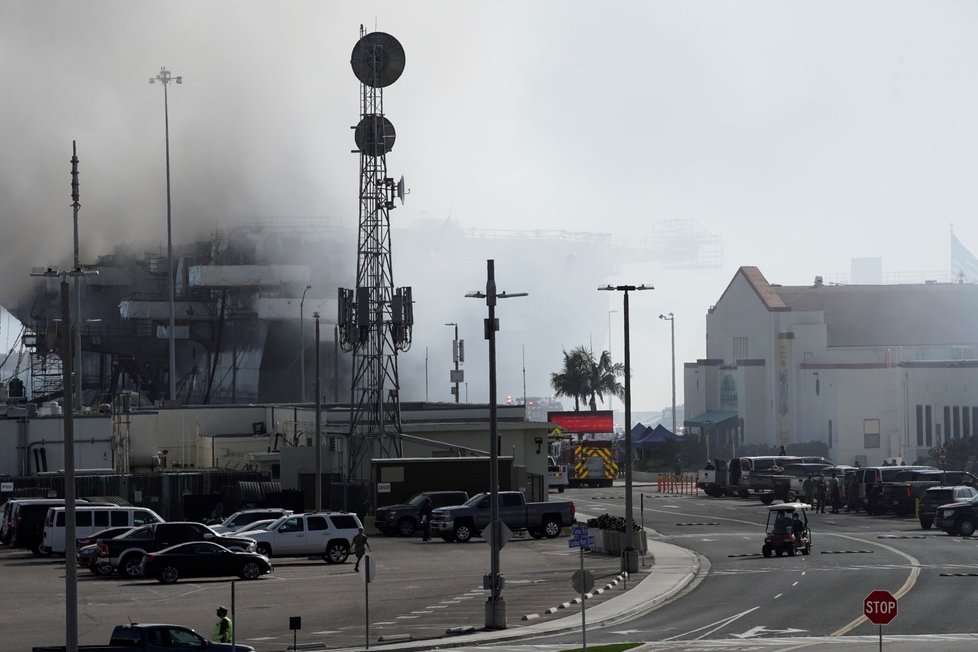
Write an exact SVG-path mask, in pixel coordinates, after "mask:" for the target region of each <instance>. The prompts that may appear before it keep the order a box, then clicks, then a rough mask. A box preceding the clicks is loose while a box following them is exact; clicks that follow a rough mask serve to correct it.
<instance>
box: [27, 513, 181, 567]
mask: <svg viewBox="0 0 978 652" xmlns="http://www.w3.org/2000/svg"><path fill="white" fill-rule="evenodd" d="M162 522H163V519H162V517H160V515H159V514H157V513H156V512H154V511H153V510H151V509H147V508H145V507H119V506H116V505H86V506H84V507H82V506H80V505H79V506H76V507H75V538H78V537H84V536H88V535H90V534H95V533H96V532H99V531H100V530H104V529H106V528H110V527H122V526H128V527H136V526H138V525H146V524H147V523H162ZM51 553H58V554H60V555H63V554H64V553H65V508H64V507H52V508H50V509H49V510H48V515H47V518H45V519H44V539H43V541H42V542H41V554H43V555H50V554H51Z"/></svg>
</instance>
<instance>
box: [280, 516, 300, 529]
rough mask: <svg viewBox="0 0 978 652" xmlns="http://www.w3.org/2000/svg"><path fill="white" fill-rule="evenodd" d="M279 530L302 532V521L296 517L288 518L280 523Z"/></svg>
mask: <svg viewBox="0 0 978 652" xmlns="http://www.w3.org/2000/svg"><path fill="white" fill-rule="evenodd" d="M278 531H279V532H302V521H301V520H300V519H298V518H290V519H288V520H286V521H285V523H282V526H281V527H279V529H278Z"/></svg>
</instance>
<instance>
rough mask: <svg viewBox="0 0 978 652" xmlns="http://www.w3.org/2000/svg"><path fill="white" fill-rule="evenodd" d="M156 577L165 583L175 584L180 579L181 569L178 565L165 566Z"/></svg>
mask: <svg viewBox="0 0 978 652" xmlns="http://www.w3.org/2000/svg"><path fill="white" fill-rule="evenodd" d="M156 579H157V580H158V581H160V582H162V583H163V584H175V583H176V581H177V580H178V579H180V571H178V570H177V567H176V566H172V565H170V566H164V567H163V568H161V569H160V573H159V575H157V576H156Z"/></svg>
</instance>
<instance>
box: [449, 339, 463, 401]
mask: <svg viewBox="0 0 978 652" xmlns="http://www.w3.org/2000/svg"><path fill="white" fill-rule="evenodd" d="M445 325H446V326H454V327H455V339H453V340H452V360H454V361H455V373H453V374H452V382H454V383H455V389H454V394H455V402H456V403H458V402H459V396H458V385H459V382H461V378H460V374H459V372H458V363H459V362H461V359H462V356H463V353H462V344H461V342H459V341H458V324H456V323H455V322H453V321H452V322H448V323H447V324H445Z"/></svg>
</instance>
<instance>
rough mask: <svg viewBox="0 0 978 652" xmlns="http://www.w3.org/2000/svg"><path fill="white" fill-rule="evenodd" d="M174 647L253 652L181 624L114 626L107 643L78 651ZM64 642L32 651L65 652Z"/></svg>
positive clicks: (155, 651) (150, 651)
mask: <svg viewBox="0 0 978 652" xmlns="http://www.w3.org/2000/svg"><path fill="white" fill-rule="evenodd" d="M173 648H186V649H193V650H209V651H210V652H255V648H253V647H251V646H250V645H242V644H241V643H235V644H234V645H231V644H230V643H212V642H211V641H208V640H207V639H206V638H204V637H203V636H201V635H200V634H198V633H197V632H195V631H194V630H192V629H190V628H189V627H183V626H182V625H156V624H153V625H148V624H147V625H144V624H138V623H133V624H131V625H116V628H115V629H114V630H112V638H110V639H109V644H108V645H79V646H78V649H79V650H80V651H81V652H140V651H142V652H164V651H167V652H168V651H169V650H172V649H173ZM65 649H66V648H65V646H64V645H55V646H43V647H35V648H32V652H64V651H65Z"/></svg>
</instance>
